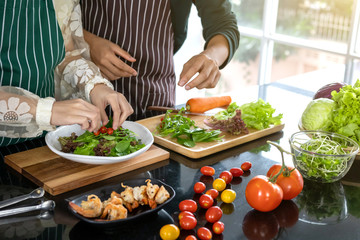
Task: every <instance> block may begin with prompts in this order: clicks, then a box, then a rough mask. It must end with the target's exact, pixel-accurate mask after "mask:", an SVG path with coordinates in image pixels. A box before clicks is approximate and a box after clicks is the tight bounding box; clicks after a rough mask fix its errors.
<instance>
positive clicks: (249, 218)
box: [242, 210, 279, 240]
mask: <svg viewBox="0 0 360 240" xmlns="http://www.w3.org/2000/svg"><path fill="white" fill-rule="evenodd" d="M242 229H243V232H244V235H245V236H246V237H247V239H249V240H269V239H274V238H275V237H276V235H277V234H278V232H279V223H278V221H277V220H276V217H275V216H274V214H272V212H259V211H256V210H251V211H249V212H248V213H247V214H246V215H245V217H244V220H243V223H242Z"/></svg>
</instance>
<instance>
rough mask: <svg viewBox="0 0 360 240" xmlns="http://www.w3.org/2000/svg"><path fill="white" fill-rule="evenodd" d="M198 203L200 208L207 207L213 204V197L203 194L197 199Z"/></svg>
mask: <svg viewBox="0 0 360 240" xmlns="http://www.w3.org/2000/svg"><path fill="white" fill-rule="evenodd" d="M199 204H200V206H201V207H202V208H205V209H208V208H209V207H211V206H212V205H213V204H214V199H213V198H212V197H211V196H210V195H207V194H203V195H201V197H200V199H199Z"/></svg>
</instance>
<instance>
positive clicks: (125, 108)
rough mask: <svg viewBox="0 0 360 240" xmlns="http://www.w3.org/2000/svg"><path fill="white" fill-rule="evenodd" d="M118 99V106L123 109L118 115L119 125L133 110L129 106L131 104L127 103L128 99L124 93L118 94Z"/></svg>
mask: <svg viewBox="0 0 360 240" xmlns="http://www.w3.org/2000/svg"><path fill="white" fill-rule="evenodd" d="M119 100H120V108H121V109H123V111H122V113H121V115H120V120H119V126H121V124H123V122H125V120H126V119H127V118H128V116H130V115H131V114H132V113H133V112H134V110H133V108H132V107H131V105H130V104H129V103H128V101H127V100H126V98H125V97H124V95H122V94H120V95H119Z"/></svg>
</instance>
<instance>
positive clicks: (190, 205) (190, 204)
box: [179, 199, 197, 213]
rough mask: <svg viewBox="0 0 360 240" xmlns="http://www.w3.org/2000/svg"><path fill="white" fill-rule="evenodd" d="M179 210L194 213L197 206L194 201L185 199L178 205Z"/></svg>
mask: <svg viewBox="0 0 360 240" xmlns="http://www.w3.org/2000/svg"><path fill="white" fill-rule="evenodd" d="M179 209H180V211H182V212H183V211H189V212H192V213H194V212H196V210H197V204H196V202H195V201H194V200H191V199H186V200H182V201H181V202H180V203H179Z"/></svg>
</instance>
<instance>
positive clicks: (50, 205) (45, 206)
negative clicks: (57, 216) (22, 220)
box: [0, 188, 55, 217]
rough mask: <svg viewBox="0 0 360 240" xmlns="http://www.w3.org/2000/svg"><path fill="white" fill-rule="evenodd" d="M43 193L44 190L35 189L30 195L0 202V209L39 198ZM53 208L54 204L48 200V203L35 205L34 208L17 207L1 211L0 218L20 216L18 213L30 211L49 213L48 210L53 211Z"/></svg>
mask: <svg viewBox="0 0 360 240" xmlns="http://www.w3.org/2000/svg"><path fill="white" fill-rule="evenodd" d="M44 193H45V191H44V189H42V188H37V189H35V190H33V191H32V192H31V193H28V194H25V195H21V196H18V197H14V198H11V199H7V200H4V201H1V202H0V209H1V208H4V207H8V206H10V205H13V204H16V203H19V202H22V201H25V200H27V199H31V198H41V197H43V196H44ZM54 208H55V202H54V201H52V200H48V201H45V202H43V203H41V204H38V205H35V206H29V207H18V208H14V209H8V210H1V211H0V217H5V216H10V215H15V214H20V213H25V212H31V211H35V210H43V211H49V210H53V209H54Z"/></svg>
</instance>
